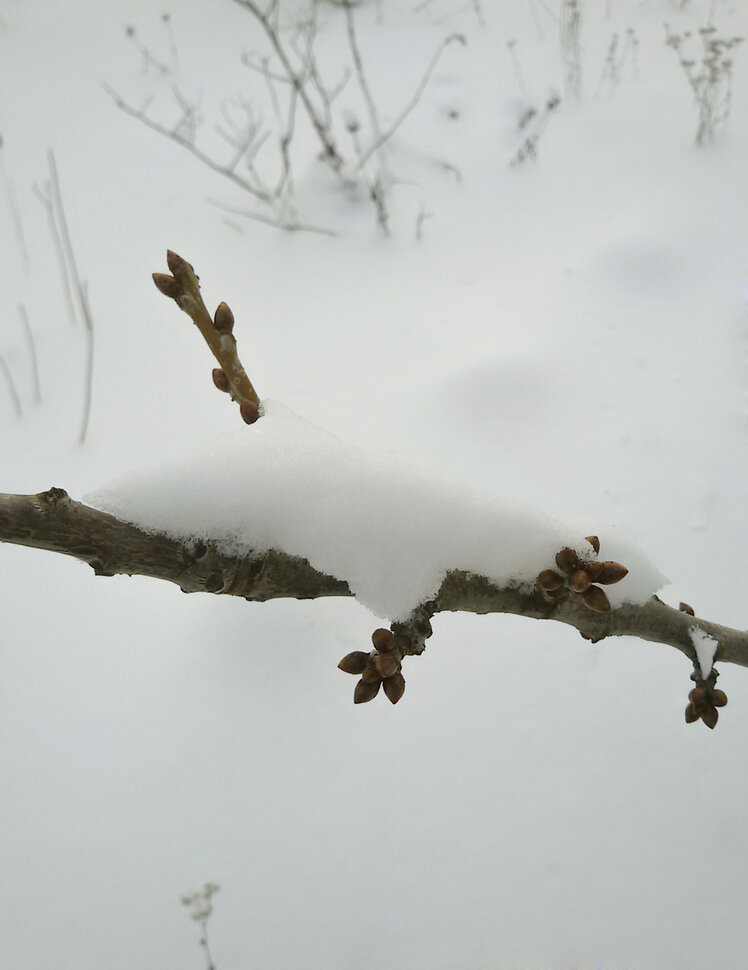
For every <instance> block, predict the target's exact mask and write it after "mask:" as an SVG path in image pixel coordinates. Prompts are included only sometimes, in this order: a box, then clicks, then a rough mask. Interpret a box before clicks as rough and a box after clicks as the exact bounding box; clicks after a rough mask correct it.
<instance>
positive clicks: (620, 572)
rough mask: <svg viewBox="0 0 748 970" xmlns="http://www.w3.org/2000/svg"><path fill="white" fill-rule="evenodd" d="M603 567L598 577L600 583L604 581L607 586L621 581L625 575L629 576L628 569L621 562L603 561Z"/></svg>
mask: <svg viewBox="0 0 748 970" xmlns="http://www.w3.org/2000/svg"><path fill="white" fill-rule="evenodd" d="M601 565H602V569H601V571H600V574H599V575H598V577H597V580H596V581H597V582H598V583H603V585H605V586H610V585H612V584H613V583H620V581H621V580H622V579H623V578H624V576H628V572H629V571H628V569H626V567H625V566H622V565H621V564H620V563H619V562H604V563H601Z"/></svg>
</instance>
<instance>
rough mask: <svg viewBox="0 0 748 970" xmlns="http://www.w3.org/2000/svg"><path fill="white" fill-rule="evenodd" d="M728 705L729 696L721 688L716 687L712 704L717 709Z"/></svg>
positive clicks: (713, 691)
mask: <svg viewBox="0 0 748 970" xmlns="http://www.w3.org/2000/svg"><path fill="white" fill-rule="evenodd" d="M726 703H727V694H726V693H725V692H724V691H723V690H720V689H719V687H715V688H714V689H713V690H712V704H714V706H715V707H724V706H725V704H726Z"/></svg>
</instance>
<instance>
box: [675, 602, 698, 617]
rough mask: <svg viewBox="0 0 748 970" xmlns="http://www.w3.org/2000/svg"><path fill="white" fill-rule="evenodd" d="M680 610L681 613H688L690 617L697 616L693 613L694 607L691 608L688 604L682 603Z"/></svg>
mask: <svg viewBox="0 0 748 970" xmlns="http://www.w3.org/2000/svg"><path fill="white" fill-rule="evenodd" d="M678 609H679V610H680V611H681V613H688V615H689V616H696V614H695V613H694V611H693V607H692V606H689V605H688V603H681V604H680V605H679V606H678Z"/></svg>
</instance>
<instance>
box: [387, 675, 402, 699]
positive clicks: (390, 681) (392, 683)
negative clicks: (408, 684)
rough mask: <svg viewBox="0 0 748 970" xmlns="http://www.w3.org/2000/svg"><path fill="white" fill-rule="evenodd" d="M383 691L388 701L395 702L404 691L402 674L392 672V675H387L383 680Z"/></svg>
mask: <svg viewBox="0 0 748 970" xmlns="http://www.w3.org/2000/svg"><path fill="white" fill-rule="evenodd" d="M384 692H385V694H386V695H387V700H388V701H390V703H392V704H397V702H398V701H399V700H400V698H401V697H402V696H403V694H404V693H405V678H404V677H403V675H402V674H393V675H392V677H388V678H387V679H386V680H385V682H384Z"/></svg>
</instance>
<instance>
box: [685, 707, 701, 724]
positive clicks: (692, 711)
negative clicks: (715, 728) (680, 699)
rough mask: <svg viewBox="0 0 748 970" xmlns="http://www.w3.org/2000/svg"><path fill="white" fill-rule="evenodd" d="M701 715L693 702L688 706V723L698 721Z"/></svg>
mask: <svg viewBox="0 0 748 970" xmlns="http://www.w3.org/2000/svg"><path fill="white" fill-rule="evenodd" d="M699 717H700V715H699V714H698V713H697V712H696V708H695V707H694V706H693V704H689V705H688V707H687V708H686V724H693V722H694V721H698V719H699Z"/></svg>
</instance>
